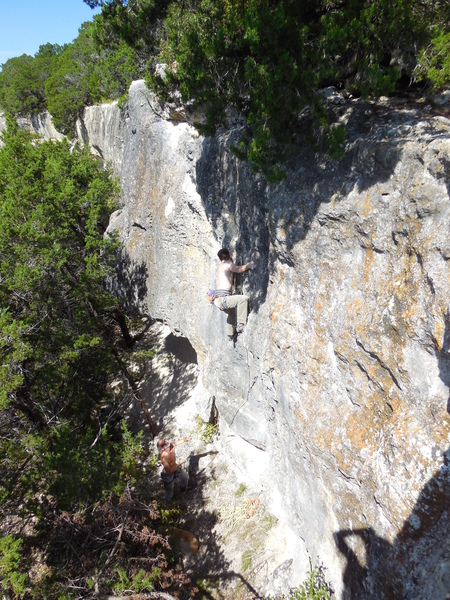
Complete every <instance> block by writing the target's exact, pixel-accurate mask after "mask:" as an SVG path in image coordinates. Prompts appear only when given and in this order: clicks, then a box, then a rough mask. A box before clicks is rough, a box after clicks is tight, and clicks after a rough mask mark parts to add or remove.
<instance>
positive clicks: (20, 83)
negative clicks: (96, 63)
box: [0, 44, 63, 114]
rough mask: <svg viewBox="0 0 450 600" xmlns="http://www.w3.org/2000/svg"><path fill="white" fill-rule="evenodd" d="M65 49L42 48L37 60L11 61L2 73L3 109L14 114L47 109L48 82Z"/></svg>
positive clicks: (0, 84)
mask: <svg viewBox="0 0 450 600" xmlns="http://www.w3.org/2000/svg"><path fill="white" fill-rule="evenodd" d="M62 51H63V48H62V47H61V46H58V45H52V44H45V45H43V46H40V48H39V51H38V52H37V53H36V54H35V56H34V58H33V57H31V56H28V55H27V54H23V55H22V56H19V57H17V58H10V59H9V60H8V61H6V63H4V64H3V65H2V71H1V72H0V106H1V107H2V108H3V109H4V110H6V111H7V112H9V113H11V114H19V113H23V114H36V113H38V112H41V111H43V110H45V109H46V108H47V101H46V96H45V81H46V79H47V78H48V77H49V74H50V72H51V71H52V68H53V67H54V65H55V62H56V59H57V57H58V56H59V55H60V54H61V52H62Z"/></svg>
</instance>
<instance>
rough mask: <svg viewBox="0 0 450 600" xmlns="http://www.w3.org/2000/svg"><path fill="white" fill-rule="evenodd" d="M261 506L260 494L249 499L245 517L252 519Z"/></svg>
mask: <svg viewBox="0 0 450 600" xmlns="http://www.w3.org/2000/svg"><path fill="white" fill-rule="evenodd" d="M252 506H253V508H252V510H251V512H249V508H251V507H252ZM258 506H259V498H258V496H255V497H254V498H251V500H249V501H248V502H247V506H246V508H245V518H246V519H250V518H251V517H253V515H254V514H255V512H256V511H257V509H258Z"/></svg>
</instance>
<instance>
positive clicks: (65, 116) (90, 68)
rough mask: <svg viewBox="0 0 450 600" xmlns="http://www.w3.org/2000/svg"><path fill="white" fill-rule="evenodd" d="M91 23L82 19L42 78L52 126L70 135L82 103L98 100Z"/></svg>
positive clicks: (98, 75) (82, 105)
mask: <svg viewBox="0 0 450 600" xmlns="http://www.w3.org/2000/svg"><path fill="white" fill-rule="evenodd" d="M92 29H93V24H92V23H83V25H82V26H81V27H80V29H79V33H78V37H77V38H76V39H75V40H74V42H73V44H69V45H68V46H66V48H65V49H64V52H63V53H62V54H61V56H60V58H59V60H58V62H57V64H56V66H55V69H54V70H53V71H52V74H51V75H50V77H49V78H48V79H47V80H46V82H45V94H46V97H47V105H48V109H49V111H50V113H51V114H52V116H53V122H54V124H55V127H56V128H57V129H58V130H59V131H61V132H62V133H65V134H68V135H71V134H73V133H74V130H75V122H76V120H77V117H78V116H79V115H80V113H81V111H82V110H83V108H84V107H85V106H89V105H90V104H95V103H96V102H99V101H100V100H101V94H100V90H99V82H100V74H99V71H98V68H97V66H96V63H97V60H98V55H97V52H96V50H95V48H94V44H93V41H92V37H91V32H92Z"/></svg>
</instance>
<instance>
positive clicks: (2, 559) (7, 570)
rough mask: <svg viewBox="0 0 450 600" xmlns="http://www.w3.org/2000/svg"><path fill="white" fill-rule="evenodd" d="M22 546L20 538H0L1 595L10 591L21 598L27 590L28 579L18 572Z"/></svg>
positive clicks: (8, 536)
mask: <svg viewBox="0 0 450 600" xmlns="http://www.w3.org/2000/svg"><path fill="white" fill-rule="evenodd" d="M22 544H23V541H22V539H21V538H20V537H15V536H13V535H6V536H0V590H1V591H2V592H3V594H5V593H7V592H8V591H10V590H11V592H12V593H13V594H14V595H15V596H16V597H21V596H22V595H23V594H24V593H25V591H26V589H27V584H28V578H27V576H26V574H25V573H22V572H21V571H20V565H21V562H22V552H21V550H22Z"/></svg>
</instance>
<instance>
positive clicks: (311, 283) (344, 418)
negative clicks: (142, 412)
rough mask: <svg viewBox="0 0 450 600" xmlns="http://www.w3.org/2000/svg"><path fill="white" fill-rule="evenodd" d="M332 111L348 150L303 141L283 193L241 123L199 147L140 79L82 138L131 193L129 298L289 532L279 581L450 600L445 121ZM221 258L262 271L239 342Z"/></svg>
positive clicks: (427, 113)
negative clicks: (174, 338)
mask: <svg viewBox="0 0 450 600" xmlns="http://www.w3.org/2000/svg"><path fill="white" fill-rule="evenodd" d="M333 97H334V96H333ZM334 110H335V111H336V114H337V116H338V117H339V119H340V120H341V122H342V123H345V124H346V125H347V150H346V154H345V157H344V158H343V159H342V160H341V161H339V162H334V161H331V160H329V159H327V158H326V157H324V156H321V155H314V153H313V152H312V151H311V150H310V149H308V148H304V149H302V150H299V152H298V155H297V156H296V157H295V159H294V158H293V159H292V162H291V163H290V164H288V165H287V177H286V180H285V181H283V182H282V183H280V184H278V185H272V186H271V185H268V184H267V183H266V182H265V180H264V179H263V178H262V177H261V176H259V175H255V174H254V173H252V172H251V170H250V169H249V168H248V166H247V165H245V164H242V163H239V162H238V161H237V160H236V159H235V158H234V157H233V155H232V154H231V152H230V146H231V145H232V144H233V143H234V142H235V141H236V139H237V135H238V133H239V123H236V127H235V129H230V130H227V131H223V132H221V133H219V134H218V135H217V136H216V137H215V138H203V137H201V136H199V135H198V134H197V133H196V131H195V129H194V128H193V127H192V126H191V125H190V124H189V123H188V122H186V121H184V122H183V121H180V120H179V119H180V114H179V113H178V114H177V115H170V113H167V112H164V111H163V110H162V108H161V107H160V106H159V105H158V103H157V102H155V100H154V99H153V98H152V97H151V95H150V93H149V92H148V91H147V90H146V89H145V86H144V84H143V82H135V83H133V84H132V86H131V89H130V97H129V105H128V107H127V109H126V110H123V111H120V110H119V109H118V107H117V105H116V104H112V105H108V106H107V107H106V106H99V107H92V108H88V109H86V111H85V116H84V119H83V123H80V126H79V127H80V132H81V131H82V132H83V138H84V139H85V140H88V141H89V142H90V143H91V145H93V146H95V147H96V148H97V151H98V153H99V154H100V155H101V156H102V157H103V158H105V159H107V160H112V161H113V164H114V167H115V169H116V172H117V173H118V175H120V177H121V181H122V186H123V208H122V209H121V210H120V211H118V212H117V213H115V214H114V215H113V217H112V219H111V227H112V228H115V229H118V230H119V233H120V237H121V239H122V240H123V242H124V253H123V256H122V262H121V267H120V273H119V275H118V278H117V281H116V290H117V293H119V294H121V295H123V297H124V298H126V299H127V301H128V302H129V304H130V305H131V306H136V307H139V308H140V309H142V310H145V311H146V312H149V313H150V314H151V315H152V316H153V317H156V318H159V319H162V320H163V321H164V322H166V323H167V324H168V325H169V326H170V327H171V329H172V330H174V331H177V332H181V333H182V334H183V335H185V336H186V337H187V338H188V339H189V340H190V342H191V343H192V345H193V346H194V348H195V350H196V352H197V357H198V362H199V366H200V369H201V373H202V378H203V384H204V386H205V387H206V389H207V391H208V394H209V395H210V396H214V397H215V401H216V405H217V407H218V409H219V413H220V423H221V436H222V443H223V448H224V451H226V452H227V453H228V454H229V456H230V460H233V461H235V463H236V464H237V465H238V466H239V468H240V469H242V470H243V471H244V472H245V473H246V477H247V478H248V479H249V480H251V481H254V482H258V485H260V486H261V489H264V490H266V491H270V496H271V499H272V510H273V511H274V512H275V514H277V515H278V516H279V517H281V518H284V519H285V520H286V522H287V523H288V524H289V530H290V536H288V541H287V546H286V558H287V559H292V563H291V564H290V567H289V568H288V573H287V580H288V581H289V582H290V583H291V584H292V585H295V584H297V583H298V582H299V581H301V580H302V579H303V577H304V573H305V567H306V566H307V564H308V560H307V558H308V556H310V557H312V560H313V562H315V561H316V560H317V557H318V559H319V560H320V561H322V562H323V563H324V564H325V566H326V567H327V576H328V578H329V579H331V580H332V583H333V586H334V588H335V590H336V596H337V597H338V598H358V599H365V598H367V599H373V598H392V599H394V598H424V599H428V598H429V599H431V598H432V599H433V600H438V599H440V600H444V599H448V597H449V594H450V552H449V550H450V516H449V506H450V483H449V481H450V467H449V461H450V452H449V445H450V444H449V442H450V418H449V412H450V401H449V387H450V312H449V297H450V274H449V259H450V238H449V231H450V197H449V195H450V137H449V134H450V121H449V119H448V118H447V116H445V114H443V112H442V111H443V109H442V108H441V109H440V110H441V114H439V112H437V111H433V110H432V109H425V108H424V106H422V105H420V104H413V103H407V102H397V103H396V102H394V101H387V100H386V101H384V102H379V103H377V104H375V103H370V102H363V101H343V100H342V101H341V100H339V103H338V104H336V106H335V107H334ZM181 116H182V115H181ZM171 117H176V118H171ZM111 132H113V133H111ZM112 135H113V136H114V139H112V138H111V136H112ZM94 140H95V141H94ZM222 246H227V247H229V248H230V250H231V251H232V254H233V255H234V256H235V258H236V261H237V262H241V261H242V262H247V261H248V260H250V258H253V260H255V262H256V264H257V268H256V270H255V271H252V272H248V273H246V274H244V275H242V276H239V277H238V281H237V285H238V287H239V288H240V289H242V290H244V292H245V293H248V294H249V295H250V297H251V313H250V315H249V320H248V325H247V327H246V330H245V332H244V334H243V335H241V336H239V338H238V340H237V342H236V344H232V343H230V342H228V341H227V338H226V335H225V317H224V315H223V314H222V313H220V311H218V310H217V309H212V308H210V307H209V306H208V304H207V302H206V299H205V294H206V291H207V289H208V288H209V287H213V285H214V278H215V271H216V268H217V265H218V259H217V256H216V253H217V250H218V249H219V248H220V247H222ZM287 565H289V563H287Z"/></svg>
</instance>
